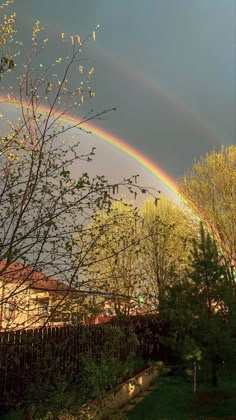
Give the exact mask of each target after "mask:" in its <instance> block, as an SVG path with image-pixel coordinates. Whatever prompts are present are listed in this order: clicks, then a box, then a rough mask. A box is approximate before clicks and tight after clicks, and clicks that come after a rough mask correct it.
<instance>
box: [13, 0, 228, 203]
mask: <svg viewBox="0 0 236 420" xmlns="http://www.w3.org/2000/svg"><path fill="white" fill-rule="evenodd" d="M14 9H15V10H16V13H17V21H18V31H19V36H20V37H22V39H23V40H25V41H26V43H27V39H30V38H29V35H30V29H31V27H32V24H33V22H34V21H35V20H37V19H39V20H40V21H41V23H42V24H43V26H44V27H45V28H46V30H47V31H48V33H49V38H50V48H53V49H54V50H55V49H56V48H57V43H58V39H59V34H60V33H61V32H65V33H66V34H68V35H71V34H79V35H81V36H86V35H87V34H88V33H90V32H91V30H93V29H94V28H95V26H96V25H97V24H100V29H99V32H98V34H97V39H96V42H95V44H94V45H91V46H90V47H88V49H87V51H86V53H87V56H88V61H89V64H90V63H91V66H93V67H94V68H95V74H94V76H93V80H92V86H93V87H94V90H95V92H96V98H95V100H94V105H95V107H96V109H98V110H102V109H104V108H109V107H117V111H116V112H113V113H111V114H109V115H108V116H107V118H106V119H105V120H103V121H96V122H95V125H97V127H99V128H101V129H104V130H106V132H109V133H110V134H112V135H113V136H115V137H117V138H121V139H123V141H124V142H125V143H127V144H128V145H130V146H131V147H133V148H135V149H136V150H137V151H138V153H140V154H141V155H143V156H144V157H146V158H147V159H149V160H151V161H152V162H153V164H154V165H156V166H157V167H158V168H160V169H162V170H163V171H164V172H165V173H166V174H168V176H169V177H171V178H172V179H173V180H174V181H176V180H178V179H179V178H180V177H181V176H183V174H184V173H185V172H186V170H187V169H188V168H190V167H191V165H192V164H193V162H194V159H198V158H199V157H200V156H201V155H204V154H205V153H207V152H209V151H211V150H213V149H217V148H219V146H220V145H221V144H223V145H229V144H236V124H235V115H236V1H235V0H146V1H145V2H144V1H140V0H119V1H116V0H67V1H63V0H50V1H46V0H41V1H38V0H15V6H14ZM82 141H83V142H84V143H85V144H86V146H87V145H89V146H90V145H94V144H95V145H96V146H97V154H96V158H95V161H94V164H93V165H92V166H91V168H92V169H91V170H92V171H93V172H95V173H104V174H105V175H106V176H108V177H110V178H112V179H113V178H114V176H115V177H119V176H122V177H123V175H124V174H125V175H128V174H129V175H131V174H133V173H140V175H141V180H142V181H143V183H144V184H146V185H150V186H154V187H157V188H158V189H161V190H163V191H164V193H167V194H169V195H170V196H171V192H170V191H169V190H168V189H167V188H166V187H165V185H164V184H163V183H161V182H160V180H158V179H157V178H156V177H154V176H153V175H151V174H150V173H149V172H148V170H147V169H145V168H144V167H143V166H142V165H141V164H140V163H137V162H135V160H134V159H132V158H131V157H129V156H128V155H127V154H126V153H124V152H122V151H119V150H118V149H117V148H116V147H114V146H112V145H111V144H108V143H107V142H104V141H103V140H101V139H99V138H98V137H96V136H91V135H87V137H86V138H85V139H83V140H82ZM82 141H81V143H82ZM73 170H74V172H75V174H76V168H74V169H73Z"/></svg>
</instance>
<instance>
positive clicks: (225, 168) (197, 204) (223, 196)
mask: <svg viewBox="0 0 236 420" xmlns="http://www.w3.org/2000/svg"><path fill="white" fill-rule="evenodd" d="M180 190H181V193H182V194H183V195H184V197H185V198H186V200H187V201H188V203H189V204H190V206H191V207H192V208H193V210H194V212H196V213H197V214H198V215H199V217H200V218H201V220H202V221H204V223H205V224H206V225H207V226H208V228H209V229H210V231H211V232H212V235H213V236H214V237H215V239H216V241H217V242H218V243H219V245H220V248H221V250H222V252H223V253H224V255H225V257H226V258H227V259H228V261H229V262H230V263H231V265H232V267H234V270H235V269H236V147H235V146H228V147H224V146H222V147H221V148H220V150H219V151H218V152H216V151H213V152H211V153H208V154H207V155H206V156H205V157H201V159H200V160H199V161H198V162H196V163H195V164H194V165H193V167H192V168H191V169H190V170H189V171H188V172H187V173H186V175H185V176H184V177H183V179H182V181H181V183H180Z"/></svg>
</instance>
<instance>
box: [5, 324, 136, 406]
mask: <svg viewBox="0 0 236 420" xmlns="http://www.w3.org/2000/svg"><path fill="white" fill-rule="evenodd" d="M124 329H126V330H127V326H126V327H124ZM118 330H119V331H120V330H121V327H120V326H118V325H109V324H99V325H89V326H88V325H86V326H84V325H78V326H64V327H49V328H38V329H32V330H21V331H11V332H4V333H0V401H1V403H0V404H2V406H4V405H5V406H6V405H8V404H9V405H11V404H12V402H14V401H19V400H20V399H21V398H24V395H25V392H26V391H27V392H28V389H30V387H33V386H34V384H37V383H38V382H39V381H40V382H41V383H42V384H43V383H44V382H45V381H49V383H50V381H51V382H53V380H55V376H56V377H58V375H61V376H65V377H67V378H70V377H71V378H73V377H75V376H78V375H79V374H80V371H81V356H82V355H83V354H88V353H90V354H91V355H92V357H93V358H94V359H95V360H96V361H99V360H100V359H101V357H102V355H103V354H104V352H107V353H109V354H110V355H114V357H116V358H117V359H119V360H121V359H124V358H126V357H127V354H128V353H129V352H130V350H131V349H130V344H129V341H127V340H126V339H124V335H123V334H120V333H118Z"/></svg>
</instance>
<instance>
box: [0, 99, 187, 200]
mask: <svg viewBox="0 0 236 420" xmlns="http://www.w3.org/2000/svg"><path fill="white" fill-rule="evenodd" d="M3 102H4V103H6V104H14V105H16V106H19V104H20V101H19V100H17V99H14V100H13V99H10V100H9V98H7V97H4V96H0V103H3ZM23 106H26V104H24V103H23ZM48 111H49V109H48V108H47V107H46V106H45V105H40V107H39V108H37V112H41V113H45V114H46V113H47V112H48ZM52 117H53V119H55V120H58V121H60V122H62V123H68V124H69V126H71V128H76V127H79V128H80V127H81V128H82V129H84V130H86V131H89V132H91V134H93V135H95V136H96V137H98V138H100V139H101V140H102V141H103V142H105V143H108V144H110V145H112V146H113V147H115V148H116V149H118V150H120V151H121V152H123V153H125V154H126V155H128V156H129V157H131V158H132V159H133V160H134V161H136V162H137V163H138V164H140V165H141V166H142V167H144V168H145V169H146V170H147V171H148V172H149V173H151V174H152V175H154V176H155V177H156V178H157V179H158V180H159V181H160V182H161V183H163V184H164V186H166V187H167V189H168V190H169V191H171V192H172V193H173V194H174V196H175V198H177V200H178V201H181V202H183V203H184V204H185V205H187V206H188V203H187V202H186V200H185V199H184V198H183V197H182V196H181V194H180V193H179V191H178V187H177V183H176V182H175V181H174V180H173V179H172V178H171V177H170V176H169V175H168V174H167V173H166V172H165V171H163V170H162V169H161V168H160V167H159V166H157V165H156V164H155V163H154V162H152V161H151V159H149V158H147V157H146V156H145V155H144V154H142V153H140V152H139V151H138V150H137V149H135V148H134V147H133V146H130V145H129V144H128V143H126V142H125V140H123V139H121V138H119V137H117V136H115V135H113V134H112V133H109V132H107V131H105V130H104V129H101V128H99V127H96V126H95V125H93V124H91V123H90V122H82V121H81V120H80V119H79V118H77V117H75V116H72V115H69V114H61V113H60V111H54V112H53V114H52ZM188 207H189V206H188Z"/></svg>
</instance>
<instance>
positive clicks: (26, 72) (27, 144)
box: [0, 18, 140, 326]
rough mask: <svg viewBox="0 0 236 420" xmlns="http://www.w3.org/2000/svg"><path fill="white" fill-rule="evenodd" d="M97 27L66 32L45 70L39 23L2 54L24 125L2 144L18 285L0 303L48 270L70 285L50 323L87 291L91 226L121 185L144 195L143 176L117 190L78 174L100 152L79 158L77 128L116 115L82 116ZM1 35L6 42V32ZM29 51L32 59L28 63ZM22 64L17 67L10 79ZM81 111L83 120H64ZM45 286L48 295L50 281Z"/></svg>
mask: <svg viewBox="0 0 236 420" xmlns="http://www.w3.org/2000/svg"><path fill="white" fill-rule="evenodd" d="M12 19H13V18H12ZM12 23H13V22H12ZM10 24H11V22H10ZM97 29H98V27H97V28H96V30H97ZM96 30H95V31H92V33H91V34H90V35H89V36H88V37H86V38H85V39H82V38H80V36H79V35H75V36H71V37H69V38H68V39H67V37H66V36H65V34H64V33H62V34H61V41H62V46H63V49H64V55H63V56H62V58H61V57H56V58H55V60H54V61H53V62H52V63H51V64H49V65H48V66H44V65H43V64H42V63H41V62H40V57H41V55H40V54H41V53H42V51H43V50H44V48H45V47H46V45H47V39H44V38H43V30H42V28H41V26H40V23H39V22H36V23H35V26H34V28H33V33H32V43H31V47H30V49H29V50H24V46H23V45H22V44H21V43H17V42H16V43H15V45H18V48H19V51H18V52H17V53H14V60H13V58H12V56H11V55H10V53H9V54H8V55H6V53H4V55H3V57H5V58H6V61H5V62H4V63H3V64H4V66H5V67H3V69H4V72H2V73H6V74H4V77H3V79H2V81H1V83H2V84H3V83H4V82H5V81H6V83H5V86H6V93H5V98H7V101H9V102H14V103H16V104H17V108H18V113H19V114H18V119H17V121H11V122H10V123H9V127H8V130H7V132H6V134H5V135H2V137H1V143H0V208H1V212H0V261H1V262H2V264H1V267H0V279H1V281H2V283H4V284H5V283H10V282H11V278H15V279H16V278H17V281H15V282H11V283H12V287H10V289H9V290H8V291H6V290H7V289H6V288H5V292H4V293H2V294H1V296H0V305H1V307H3V305H5V304H6V303H7V302H8V303H9V302H10V303H13V304H14V303H16V302H15V300H16V296H17V295H18V296H22V293H23V292H24V293H25V292H26V291H27V290H29V289H32V288H34V289H35V287H36V286H37V284H36V286H35V284H34V282H35V281H36V283H37V280H35V275H34V273H41V280H43V281H45V282H46V281H47V279H48V278H49V277H53V278H55V279H56V280H58V281H59V282H60V283H58V284H59V285H66V286H67V287H66V290H65V288H64V286H63V287H62V290H60V287H57V290H56V292H57V293H58V296H59V299H57V302H56V304H55V305H54V307H53V310H52V311H51V313H50V314H48V317H47V319H46V320H45V323H46V322H48V321H49V320H50V317H52V316H54V315H55V314H56V313H57V311H61V308H62V307H63V306H64V307H66V308H67V310H69V309H68V301H69V300H68V296H69V297H71V291H72V290H73V296H76V293H77V292H78V294H77V296H78V295H79V292H80V291H81V283H82V281H83V279H84V278H85V276H86V273H87V270H88V267H89V266H90V265H91V264H93V261H91V260H89V259H88V258H87V255H88V254H89V252H90V250H91V247H92V246H94V243H91V238H90V239H89V240H88V238H89V236H88V225H89V223H90V221H91V220H92V218H93V215H94V214H95V213H97V212H98V211H99V210H101V209H109V208H110V206H111V203H112V202H113V200H114V199H116V200H117V199H118V198H117V193H118V192H119V191H120V190H122V188H125V189H128V191H129V192H130V193H131V194H132V193H134V191H137V190H140V187H139V186H138V184H136V183H135V181H136V177H131V178H129V179H123V180H122V181H121V182H119V183H117V184H115V185H114V184H111V183H109V181H108V180H107V179H105V177H104V176H103V175H101V176H96V177H94V178H91V177H90V176H89V168H88V172H85V171H81V174H80V176H79V177H78V179H73V178H72V176H71V166H72V164H73V163H74V162H75V161H78V163H79V162H81V161H83V162H84V161H86V162H88V165H89V163H91V161H92V156H93V155H94V150H92V151H88V153H87V154H80V152H79V147H78V141H77V140H73V139H72V138H71V137H70V136H69V134H70V130H71V129H72V128H77V129H78V130H83V128H82V127H83V123H85V122H87V121H90V120H93V119H99V118H101V117H102V116H103V115H104V114H106V113H107V112H109V111H110V110H108V109H105V110H103V111H101V112H96V111H95V112H94V111H93V109H89V108H88V109H87V110H86V112H85V113H84V114H82V111H80V108H82V105H83V104H84V103H85V102H88V101H90V100H91V99H92V98H93V96H94V93H93V91H92V89H91V87H90V78H91V76H92V74H93V68H89V69H87V71H86V69H85V67H84V55H83V54H84V49H85V46H86V44H87V42H89V41H90V40H95V35H96ZM12 31H13V29H12ZM1 36H2V39H3V38H4V34H2V35H1ZM19 52H21V53H22V55H19V54H18V53H19ZM23 52H24V54H26V58H25V60H24V62H23V63H22V58H21V57H23ZM11 60H13V61H11ZM15 65H16V69H15V70H14V71H13V72H11V74H8V73H9V71H11V70H13V67H14V66H15ZM7 66H8V67H9V68H7ZM57 67H58V75H57V73H56V68H57ZM5 70H6V72H5ZM74 73H76V74H77V78H78V79H79V82H78V83H77V85H76V86H73V85H72V82H71V81H72V75H73V74H74ZM6 77H7V78H6ZM3 86H4V85H3ZM45 107H46V108H45ZM44 109H46V111H44ZM78 110H79V113H80V115H81V118H80V120H79V122H77V123H75V124H69V123H68V124H65V123H62V122H61V121H62V118H65V117H66V116H68V115H71V114H72V113H73V112H75V111H78ZM4 122H5V117H4V116H3V119H2V127H4ZM135 194H136V192H135ZM75 234H76V235H79V237H80V238H81V240H82V242H83V247H82V248H81V249H80V252H78V250H77V253H76V258H75V256H74V255H73V238H74V236H75ZM15 263H17V264H15ZM19 264H21V265H19ZM9 273H10V274H9ZM48 284H49V282H48ZM44 289H45V290H47V285H46V284H44ZM48 290H50V287H48ZM89 291H90V292H91V289H89ZM60 292H63V293H61V295H60V294H59V293H60ZM80 296H81V294H80ZM73 304H74V303H73ZM17 305H18V303H17ZM23 324H24V323H23ZM23 326H24V325H23Z"/></svg>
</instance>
